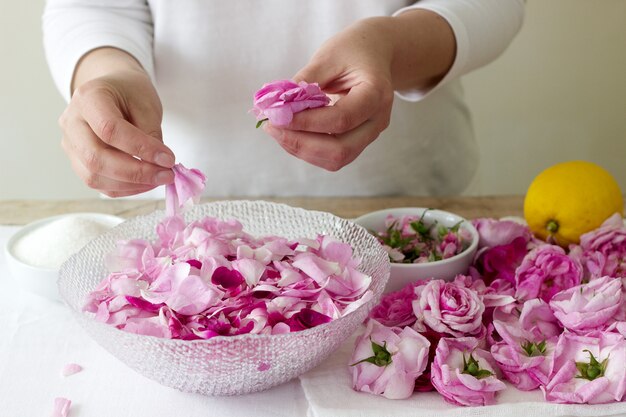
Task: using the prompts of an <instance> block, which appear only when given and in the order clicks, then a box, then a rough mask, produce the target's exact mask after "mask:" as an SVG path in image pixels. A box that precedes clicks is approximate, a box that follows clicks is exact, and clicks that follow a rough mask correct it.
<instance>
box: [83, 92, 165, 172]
mask: <svg viewBox="0 0 626 417" xmlns="http://www.w3.org/2000/svg"><path fill="white" fill-rule="evenodd" d="M85 94H88V93H85ZM82 116H83V118H84V119H85V121H86V122H87V123H88V124H89V126H90V127H91V129H92V130H93V132H94V133H95V134H96V135H97V136H98V137H99V138H100V139H101V140H102V141H103V142H104V143H106V144H108V145H110V146H112V147H114V148H117V149H119V150H120V151H122V152H125V153H127V154H129V155H132V156H136V157H138V158H140V159H141V160H143V161H147V162H151V163H153V164H156V165H160V166H162V167H165V168H171V167H172V166H173V165H174V163H175V158H174V153H173V152H172V151H171V150H170V149H169V148H168V147H167V146H165V145H164V144H163V143H162V142H161V141H160V140H159V139H157V138H155V137H152V136H150V135H149V134H147V133H144V132H143V131H142V130H140V129H139V128H138V127H136V126H133V125H132V124H131V123H129V122H128V121H127V120H125V119H124V117H123V115H122V113H121V111H120V109H119V107H118V105H117V103H116V101H115V99H114V98H113V97H112V96H111V94H110V93H104V94H103V93H101V92H100V93H98V94H95V93H93V94H89V95H88V98H87V99H83V100H82ZM152 122H153V121H152ZM159 124H160V123H159ZM143 128H144V129H146V130H147V131H149V132H153V133H154V132H160V128H158V127H156V126H155V127H154V128H152V129H150V128H147V127H146V126H143Z"/></svg>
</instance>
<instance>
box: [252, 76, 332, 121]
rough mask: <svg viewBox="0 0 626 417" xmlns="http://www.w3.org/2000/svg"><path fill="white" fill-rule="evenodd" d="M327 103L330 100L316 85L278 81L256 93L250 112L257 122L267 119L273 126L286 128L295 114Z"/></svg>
mask: <svg viewBox="0 0 626 417" xmlns="http://www.w3.org/2000/svg"><path fill="white" fill-rule="evenodd" d="M329 103H330V98H329V97H328V96H327V95H326V94H324V92H323V91H322V90H321V89H320V87H319V85H318V84H317V83H311V84H309V83H307V82H305V81H300V82H299V83H297V84H296V83H295V82H293V81H290V80H280V81H274V82H271V83H268V84H265V85H263V87H261V89H260V90H259V91H257V92H256V94H255V95H254V107H253V108H252V112H253V113H254V115H255V116H256V118H257V120H258V121H262V120H264V119H269V121H270V123H271V124H273V125H275V126H287V125H288V124H289V123H291V120H292V118H293V115H294V114H295V113H298V112H301V111H302V110H306V109H313V108H316V107H323V106H326V105H328V104H329Z"/></svg>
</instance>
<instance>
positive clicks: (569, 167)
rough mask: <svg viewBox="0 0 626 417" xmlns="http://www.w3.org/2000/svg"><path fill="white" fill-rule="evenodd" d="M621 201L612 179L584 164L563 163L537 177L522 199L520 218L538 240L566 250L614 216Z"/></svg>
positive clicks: (620, 207) (621, 210)
mask: <svg viewBox="0 0 626 417" xmlns="http://www.w3.org/2000/svg"><path fill="white" fill-rule="evenodd" d="M623 212H624V199H623V197H622V192H621V191H620V188H619V185H618V184H617V182H616V181H615V178H613V176H612V175H611V174H610V173H609V172H608V171H606V170H605V169H604V168H602V167H600V166H598V165H596V164H593V163H591V162H586V161H569V162H563V163H560V164H557V165H554V166H551V167H550V168H548V169H546V170H545V171H543V172H542V173H540V174H539V175H538V176H537V177H536V178H535V179H534V180H533V182H532V183H531V184H530V187H529V188H528V191H527V192H526V198H525V199H524V217H525V218H526V221H527V222H528V226H529V227H530V230H531V231H532V232H533V233H534V234H535V236H537V237H538V238H540V239H543V240H548V241H552V242H554V243H556V244H558V245H560V246H563V247H567V245H569V244H570V243H578V242H579V238H580V235H582V234H583V233H586V232H589V231H590V230H593V229H596V228H597V227H598V226H600V225H601V224H602V222H604V220H606V219H607V218H608V217H609V216H611V215H612V214H614V213H619V214H620V215H623Z"/></svg>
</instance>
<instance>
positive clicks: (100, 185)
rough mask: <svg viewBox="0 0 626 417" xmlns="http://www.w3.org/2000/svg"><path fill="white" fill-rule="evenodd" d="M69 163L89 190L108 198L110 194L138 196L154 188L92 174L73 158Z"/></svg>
mask: <svg viewBox="0 0 626 417" xmlns="http://www.w3.org/2000/svg"><path fill="white" fill-rule="evenodd" d="M70 162H71V164H72V168H73V169H74V172H76V174H78V176H79V177H80V178H81V179H82V180H83V181H84V182H85V184H87V186H88V187H89V188H93V189H94V190H98V191H101V192H103V193H104V194H106V195H108V196H109V197H114V196H112V195H111V193H119V192H123V193H131V194H139V193H144V192H146V191H150V190H152V189H153V188H155V186H153V185H141V184H139V185H138V184H132V183H128V182H123V181H117V180H113V179H111V178H107V177H104V176H102V175H98V174H93V173H91V172H89V170H87V168H85V167H84V166H83V164H82V163H81V162H80V161H79V160H77V159H75V158H74V159H71V160H70ZM127 195H130V194H127Z"/></svg>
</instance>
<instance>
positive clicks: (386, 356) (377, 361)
mask: <svg viewBox="0 0 626 417" xmlns="http://www.w3.org/2000/svg"><path fill="white" fill-rule="evenodd" d="M370 341H371V342H372V352H374V355H373V356H370V357H369V358H365V359H361V360H360V361H358V362H355V363H353V364H351V365H350V366H355V365H358V364H360V363H363V362H367V363H371V364H373V365H376V366H387V365H389V364H390V363H391V362H392V359H391V353H389V351H388V350H387V342H383V344H382V345H379V344H378V343H376V342H374V341H373V340H372V339H370Z"/></svg>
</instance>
